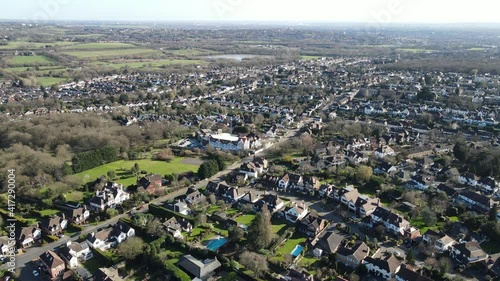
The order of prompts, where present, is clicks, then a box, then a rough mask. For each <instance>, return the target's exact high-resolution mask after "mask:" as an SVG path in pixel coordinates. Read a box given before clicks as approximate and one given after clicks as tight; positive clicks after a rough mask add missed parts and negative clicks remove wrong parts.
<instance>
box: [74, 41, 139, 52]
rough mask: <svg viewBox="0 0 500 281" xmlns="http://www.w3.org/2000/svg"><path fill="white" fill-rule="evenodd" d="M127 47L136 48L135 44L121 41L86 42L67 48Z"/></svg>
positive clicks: (99, 48) (103, 48)
mask: <svg viewBox="0 0 500 281" xmlns="http://www.w3.org/2000/svg"><path fill="white" fill-rule="evenodd" d="M125 48H136V46H135V45H132V44H127V43H119V42H108V43H84V44H77V45H72V46H68V47H66V48H65V49H74V50H105V49H125Z"/></svg>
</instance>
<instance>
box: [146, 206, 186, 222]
mask: <svg viewBox="0 0 500 281" xmlns="http://www.w3.org/2000/svg"><path fill="white" fill-rule="evenodd" d="M149 212H150V213H151V214H153V215H154V216H159V217H163V218H167V219H170V218H172V217H176V218H178V219H185V220H187V221H189V222H190V223H191V224H193V225H194V221H195V219H194V218H193V217H191V216H186V215H183V214H179V213H176V212H174V211H172V210H169V209H167V208H164V207H161V206H158V205H155V204H150V205H149Z"/></svg>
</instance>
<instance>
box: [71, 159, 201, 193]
mask: <svg viewBox="0 0 500 281" xmlns="http://www.w3.org/2000/svg"><path fill="white" fill-rule="evenodd" d="M183 159H184V158H181V157H177V158H175V159H174V160H172V161H170V162H165V161H152V160H127V161H125V160H120V161H116V162H113V163H108V164H106V165H102V166H99V167H96V168H94V169H90V170H87V171H84V172H81V173H78V174H75V176H76V177H78V178H79V179H81V180H82V181H84V182H90V181H93V180H95V179H97V178H99V177H100V176H102V175H106V174H107V173H108V171H115V172H116V174H117V176H120V175H121V174H127V173H128V171H129V170H130V169H131V168H132V167H133V166H134V163H137V164H139V169H140V170H145V171H147V172H148V173H155V174H160V175H162V176H164V175H166V174H172V173H177V174H181V173H185V172H189V171H197V170H198V167H199V166H198V165H190V164H184V163H181V161H182V160H183ZM122 168H123V169H125V170H126V171H127V172H124V171H121V169H122ZM136 181H137V179H136V178H135V177H130V178H125V179H119V180H117V181H116V182H117V183H120V184H123V185H125V186H129V185H132V184H135V183H136Z"/></svg>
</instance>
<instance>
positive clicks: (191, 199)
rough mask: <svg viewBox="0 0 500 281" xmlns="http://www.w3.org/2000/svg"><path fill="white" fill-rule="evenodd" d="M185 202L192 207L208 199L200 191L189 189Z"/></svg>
mask: <svg viewBox="0 0 500 281" xmlns="http://www.w3.org/2000/svg"><path fill="white" fill-rule="evenodd" d="M184 201H185V202H186V203H187V204H189V205H190V206H193V205H198V204H201V203H204V202H206V201H207V197H206V196H205V195H203V193H201V192H200V191H199V190H196V189H194V188H189V189H188V190H187V191H186V194H185V195H184Z"/></svg>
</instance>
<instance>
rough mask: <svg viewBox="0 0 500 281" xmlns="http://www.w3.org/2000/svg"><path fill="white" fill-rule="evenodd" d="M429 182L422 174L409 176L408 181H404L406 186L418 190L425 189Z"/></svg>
mask: <svg viewBox="0 0 500 281" xmlns="http://www.w3.org/2000/svg"><path fill="white" fill-rule="evenodd" d="M430 185H431V182H430V181H429V180H428V179H426V178H424V177H423V176H422V175H415V176H413V177H412V178H411V180H410V181H409V182H407V183H406V186H407V187H408V188H413V189H418V190H427V189H428V188H429V186H430Z"/></svg>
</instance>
